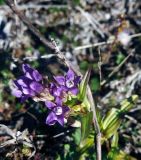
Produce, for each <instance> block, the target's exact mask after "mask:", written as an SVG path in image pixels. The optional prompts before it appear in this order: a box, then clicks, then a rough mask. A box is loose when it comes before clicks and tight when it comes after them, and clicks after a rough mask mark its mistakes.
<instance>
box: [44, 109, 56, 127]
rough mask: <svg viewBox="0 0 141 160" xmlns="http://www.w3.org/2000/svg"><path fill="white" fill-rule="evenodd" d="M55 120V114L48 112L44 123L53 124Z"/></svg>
mask: <svg viewBox="0 0 141 160" xmlns="http://www.w3.org/2000/svg"><path fill="white" fill-rule="evenodd" d="M56 121H57V117H56V115H55V113H53V112H50V113H49V115H48V117H47V119H46V124H48V125H54V124H55V123H56Z"/></svg>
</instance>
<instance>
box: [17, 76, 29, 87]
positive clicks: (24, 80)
mask: <svg viewBox="0 0 141 160" xmlns="http://www.w3.org/2000/svg"><path fill="white" fill-rule="evenodd" d="M30 82H31V80H30V79H28V78H27V77H25V76H22V77H20V78H19V79H18V80H17V83H18V84H19V85H20V86H23V87H27V85H28V84H29V83H30Z"/></svg>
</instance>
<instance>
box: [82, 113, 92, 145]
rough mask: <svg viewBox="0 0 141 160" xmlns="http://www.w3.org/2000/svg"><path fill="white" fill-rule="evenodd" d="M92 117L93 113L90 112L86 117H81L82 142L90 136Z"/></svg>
mask: <svg viewBox="0 0 141 160" xmlns="http://www.w3.org/2000/svg"><path fill="white" fill-rule="evenodd" d="M92 117H93V114H92V112H88V113H87V114H86V115H84V116H81V142H82V141H84V140H85V139H86V138H87V137H88V136H89V133H90V128H91V124H92Z"/></svg>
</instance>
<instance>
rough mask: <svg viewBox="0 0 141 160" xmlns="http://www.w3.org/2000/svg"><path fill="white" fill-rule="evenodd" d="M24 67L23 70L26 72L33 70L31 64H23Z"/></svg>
mask: <svg viewBox="0 0 141 160" xmlns="http://www.w3.org/2000/svg"><path fill="white" fill-rule="evenodd" d="M22 69H23V72H24V73H26V72H30V73H31V72H33V69H32V68H31V67H30V65H29V64H23V65H22Z"/></svg>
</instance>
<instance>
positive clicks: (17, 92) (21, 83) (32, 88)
mask: <svg viewBox="0 0 141 160" xmlns="http://www.w3.org/2000/svg"><path fill="white" fill-rule="evenodd" d="M22 69H23V72H24V75H23V76H21V77H20V78H19V79H17V80H15V81H14V84H15V88H14V89H13V90H12V94H13V95H14V96H16V97H18V98H21V101H22V102H23V101H25V100H26V99H27V98H29V97H34V96H36V95H37V94H39V93H41V92H42V90H43V85H42V83H41V81H42V79H43V78H42V76H41V75H40V73H39V72H38V71H37V70H35V69H33V68H31V67H30V65H28V64H23V65H22Z"/></svg>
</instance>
